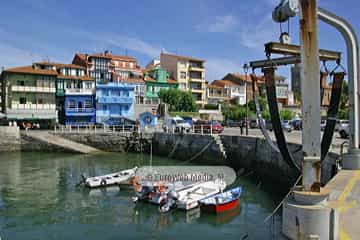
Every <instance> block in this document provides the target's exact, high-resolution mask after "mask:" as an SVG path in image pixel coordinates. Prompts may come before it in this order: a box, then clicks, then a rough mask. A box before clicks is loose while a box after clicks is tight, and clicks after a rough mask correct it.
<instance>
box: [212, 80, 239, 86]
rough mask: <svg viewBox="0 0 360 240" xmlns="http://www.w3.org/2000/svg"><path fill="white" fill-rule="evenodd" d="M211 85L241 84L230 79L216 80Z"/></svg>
mask: <svg viewBox="0 0 360 240" xmlns="http://www.w3.org/2000/svg"><path fill="white" fill-rule="evenodd" d="M211 85H214V86H219V87H225V86H240V85H239V84H237V83H235V82H233V81H230V80H215V81H213V82H212V83H211Z"/></svg>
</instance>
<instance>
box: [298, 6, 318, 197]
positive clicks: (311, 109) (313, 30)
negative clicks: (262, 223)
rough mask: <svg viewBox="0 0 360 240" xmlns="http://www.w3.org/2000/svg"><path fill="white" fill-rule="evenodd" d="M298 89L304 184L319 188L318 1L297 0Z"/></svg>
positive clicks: (309, 189) (312, 189) (306, 189)
mask: <svg viewBox="0 0 360 240" xmlns="http://www.w3.org/2000/svg"><path fill="white" fill-rule="evenodd" d="M300 9H301V16H300V36H301V60H302V64H303V67H302V70H301V92H302V93H303V94H302V115H303V129H304V131H303V133H302V143H303V152H304V160H303V181H302V183H303V188H304V190H305V191H320V184H319V183H320V171H321V165H320V160H321V140H320V92H319V89H320V82H319V79H320V71H319V69H320V61H319V46H318V24H317V1H316V0H300Z"/></svg>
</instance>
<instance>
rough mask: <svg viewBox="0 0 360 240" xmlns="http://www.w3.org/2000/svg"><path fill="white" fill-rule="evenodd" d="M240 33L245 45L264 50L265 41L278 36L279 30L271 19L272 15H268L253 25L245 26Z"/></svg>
mask: <svg viewBox="0 0 360 240" xmlns="http://www.w3.org/2000/svg"><path fill="white" fill-rule="evenodd" d="M239 34H240V42H241V44H242V45H243V46H245V47H247V48H251V49H261V50H262V49H263V46H264V43H266V42H269V41H271V40H274V39H276V38H277V37H278V35H279V30H278V29H277V25H276V24H274V23H273V21H272V20H271V15H266V16H265V17H264V18H263V19H262V20H261V21H260V22H258V23H255V24H252V26H251V27H246V26H244V27H243V28H242V29H241V30H240V32H239Z"/></svg>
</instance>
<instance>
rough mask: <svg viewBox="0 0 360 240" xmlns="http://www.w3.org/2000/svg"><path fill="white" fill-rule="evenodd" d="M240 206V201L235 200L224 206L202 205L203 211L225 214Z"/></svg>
mask: <svg viewBox="0 0 360 240" xmlns="http://www.w3.org/2000/svg"><path fill="white" fill-rule="evenodd" d="M239 204H240V199H234V200H233V201H231V202H228V203H224V204H217V205H215V204H211V205H201V211H204V212H207V213H223V212H227V211H229V210H232V209H234V208H237V207H238V206H239Z"/></svg>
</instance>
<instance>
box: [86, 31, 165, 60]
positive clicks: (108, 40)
mask: <svg viewBox="0 0 360 240" xmlns="http://www.w3.org/2000/svg"><path fill="white" fill-rule="evenodd" d="M81 36H85V37H87V38H89V39H90V40H93V41H94V42H95V43H96V45H100V46H101V47H106V46H108V45H112V46H115V47H119V48H123V49H127V50H131V51H134V52H137V53H140V54H144V55H146V56H149V57H156V56H159V54H160V53H161V51H164V49H163V48H161V47H158V46H155V45H152V44H151V43H148V42H145V41H143V40H142V39H139V38H134V37H128V36H124V35H121V34H114V33H95V32H94V33H91V32H81Z"/></svg>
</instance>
